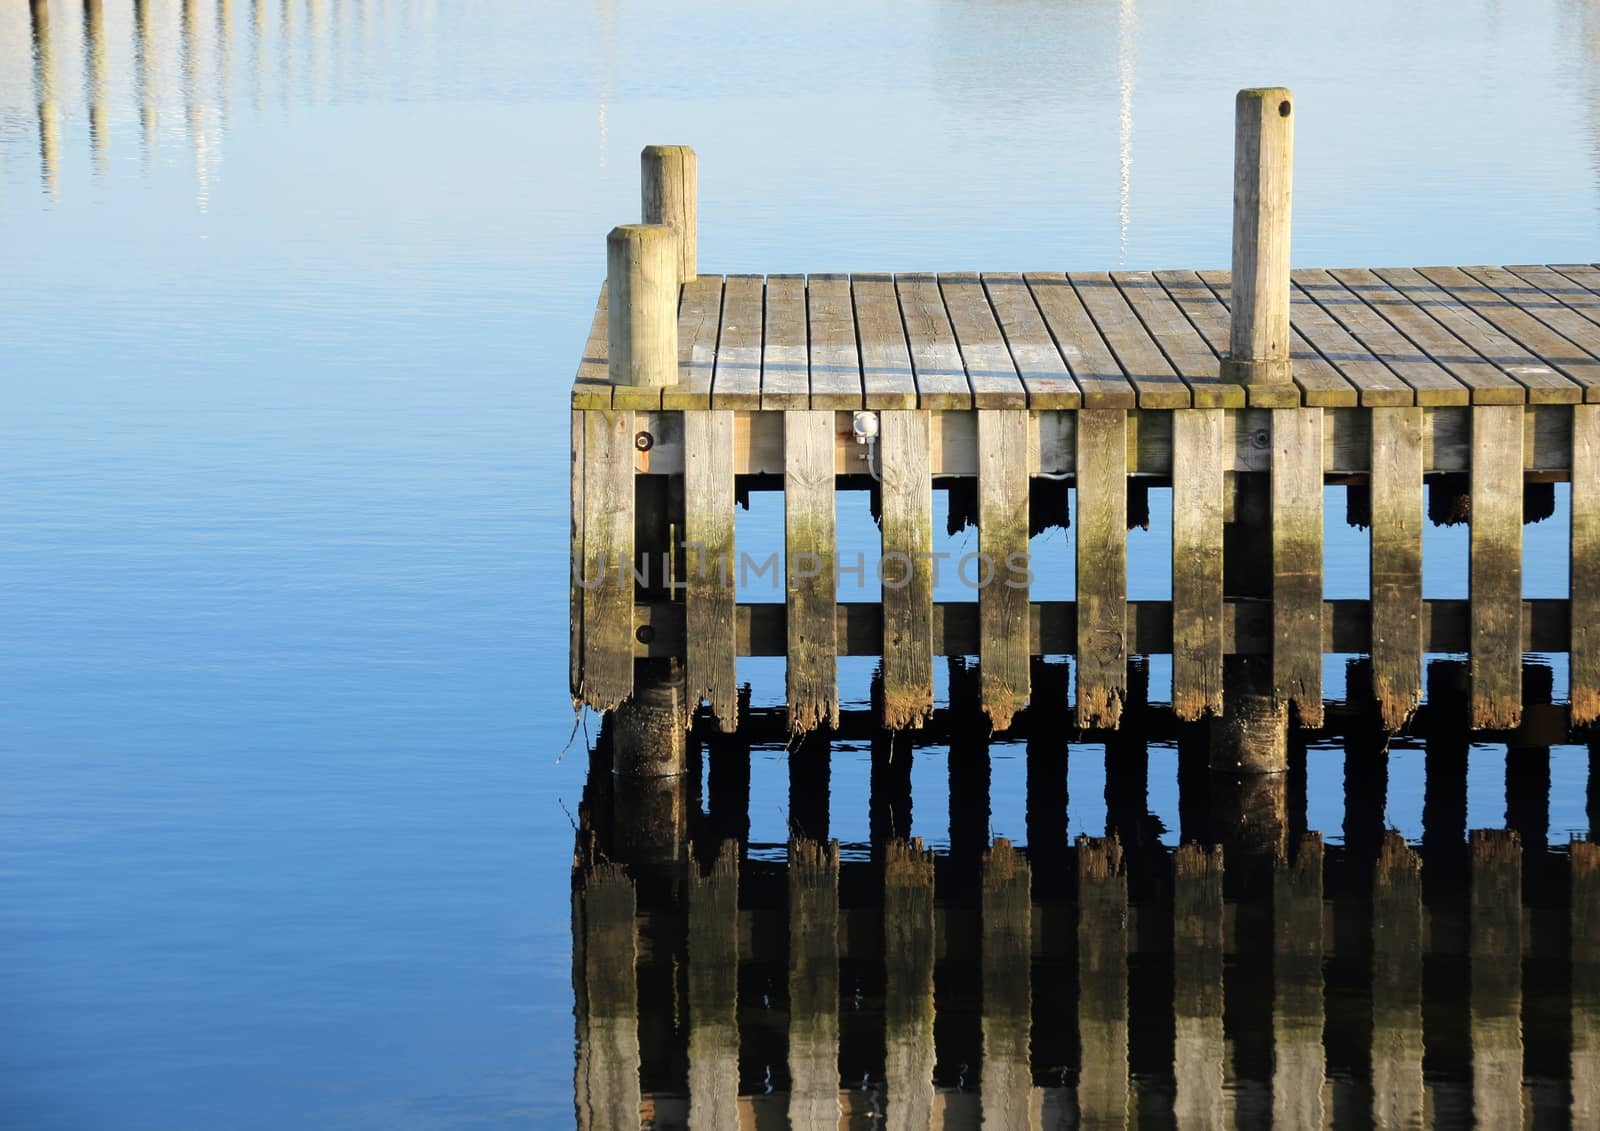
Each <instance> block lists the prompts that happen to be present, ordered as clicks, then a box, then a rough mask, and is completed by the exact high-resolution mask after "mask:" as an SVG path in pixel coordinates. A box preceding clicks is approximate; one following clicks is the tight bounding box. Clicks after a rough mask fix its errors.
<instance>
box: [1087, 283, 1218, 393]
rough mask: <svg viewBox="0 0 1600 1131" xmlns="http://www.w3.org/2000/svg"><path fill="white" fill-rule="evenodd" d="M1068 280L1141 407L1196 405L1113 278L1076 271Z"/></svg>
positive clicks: (1186, 387) (1187, 388)
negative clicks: (1109, 348) (1131, 386)
mask: <svg viewBox="0 0 1600 1131" xmlns="http://www.w3.org/2000/svg"><path fill="white" fill-rule="evenodd" d="M1067 279H1068V281H1070V282H1071V283H1072V287H1073V289H1074V290H1076V291H1077V292H1078V298H1079V300H1080V301H1082V303H1083V305H1084V308H1085V309H1086V310H1088V311H1089V314H1090V316H1091V317H1092V318H1093V319H1094V321H1095V325H1096V326H1098V327H1099V328H1100V335H1101V337H1103V338H1105V340H1106V344H1107V345H1108V346H1110V347H1111V352H1112V353H1113V354H1114V355H1115V356H1116V359H1117V362H1118V364H1119V365H1121V367H1122V369H1123V371H1124V372H1125V373H1126V374H1127V375H1128V381H1129V383H1131V384H1132V385H1133V387H1134V389H1135V390H1136V391H1137V393H1138V395H1139V407H1140V408H1187V407H1189V405H1191V404H1193V403H1194V398H1193V395H1192V394H1191V393H1190V392H1189V387H1188V386H1187V385H1185V384H1184V383H1183V381H1182V380H1181V379H1180V378H1179V377H1178V375H1177V374H1176V373H1175V372H1173V369H1172V366H1171V365H1170V364H1169V363H1168V362H1167V359H1166V357H1165V356H1164V355H1163V354H1162V352H1161V350H1160V348H1159V347H1158V346H1157V345H1156V344H1155V342H1154V341H1152V340H1151V338H1150V335H1149V333H1147V332H1146V331H1145V328H1144V326H1143V324H1141V323H1140V321H1139V317H1138V315H1136V314H1135V313H1134V312H1133V308H1132V307H1131V306H1129V305H1128V301H1127V299H1125V298H1124V297H1123V296H1122V292H1121V291H1120V290H1118V289H1117V285H1116V283H1114V282H1112V280H1111V276H1110V275H1108V274H1105V273H1104V272H1073V273H1072V274H1070V275H1068V276H1067Z"/></svg>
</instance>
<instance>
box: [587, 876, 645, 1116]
mask: <svg viewBox="0 0 1600 1131" xmlns="http://www.w3.org/2000/svg"><path fill="white" fill-rule="evenodd" d="M584 867H585V872H584V874H583V875H582V877H581V878H580V880H579V882H578V883H576V884H574V885H573V890H572V904H573V907H572V935H573V939H572V942H573V961H572V965H573V971H574V981H575V982H576V985H575V987H574V989H575V994H574V996H575V998H576V1009H575V1010H574V1012H575V1013H576V1014H577V1022H578V1064H577V1071H576V1073H575V1077H574V1081H573V1083H574V1092H575V1099H576V1106H577V1116H578V1120H577V1125H578V1128H579V1131H638V1127H639V1102H640V1098H641V1097H640V1094H639V991H638V982H637V980H636V975H635V973H634V966H635V963H636V962H637V960H638V943H637V941H636V935H635V927H634V910H635V900H634V890H633V881H632V880H630V879H629V878H628V875H627V873H626V872H625V871H623V868H622V866H621V865H620V864H609V863H602V864H592V865H585V866H584Z"/></svg>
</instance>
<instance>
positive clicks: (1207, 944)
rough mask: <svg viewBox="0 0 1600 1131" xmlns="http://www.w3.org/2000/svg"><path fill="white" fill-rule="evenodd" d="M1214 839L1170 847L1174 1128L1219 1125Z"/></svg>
mask: <svg viewBox="0 0 1600 1131" xmlns="http://www.w3.org/2000/svg"><path fill="white" fill-rule="evenodd" d="M1222 939H1223V934H1222V846H1221V845H1213V846H1211V847H1206V846H1203V845H1200V844H1196V843H1194V842H1192V841H1190V842H1186V843H1184V844H1180V845H1179V846H1178V847H1177V849H1176V850H1175V851H1174V852H1173V854H1172V972H1173V978H1172V983H1173V995H1172V1006H1173V1010H1172V1011H1173V1015H1174V1020H1175V1021H1176V1033H1175V1040H1174V1045H1173V1073H1174V1076H1175V1077H1176V1083H1177V1097H1176V1100H1175V1102H1174V1104H1173V1108H1174V1115H1175V1117H1176V1122H1177V1125H1178V1128H1179V1131H1222V1129H1223V1127H1224V1126H1225V1124H1224V1122H1223V1111H1222V1099H1223V1088H1222V1081H1223V1066H1224V1063H1225V1061H1226V1059H1227V1045H1226V1043H1225V1040H1224V1034H1223V1028H1222V962H1223V959H1222V953H1223V943H1222Z"/></svg>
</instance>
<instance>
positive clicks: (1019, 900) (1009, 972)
mask: <svg viewBox="0 0 1600 1131" xmlns="http://www.w3.org/2000/svg"><path fill="white" fill-rule="evenodd" d="M1030 880H1031V876H1030V873H1029V869H1028V861H1027V859H1026V858H1025V857H1024V856H1023V855H1022V854H1021V853H1020V852H1018V851H1016V850H1015V849H1014V848H1012V846H1011V842H1010V841H1008V840H1004V839H1000V838H996V839H995V842H994V844H993V846H992V847H991V848H990V849H989V851H988V852H986V853H984V857H983V880H982V883H983V890H982V895H981V916H980V921H981V922H982V924H983V940H982V944H981V948H980V956H981V957H980V964H981V967H982V987H983V998H982V1001H983V1015H982V1022H981V1024H982V1031H983V1087H982V1102H983V1126H984V1127H985V1128H991V1129H994V1131H1029V1128H1031V1127H1034V1126H1037V1125H1038V1124H1037V1120H1035V1119H1033V1118H1032V1115H1033V1113H1032V1111H1031V1110H1030V1108H1031V1106H1032V1103H1031V1101H1032V1098H1033V1072H1032V1070H1031V1068H1030V1066H1029V1055H1028V1049H1029V1044H1028V1037H1029V1030H1030V1028H1031V1020H1032V1018H1031V1016H1030V1015H1031V1012H1032V1010H1031V1006H1032V987H1031V982H1030V980H1029V976H1028V967H1029V965H1030V963H1031V962H1032V958H1033V946H1032V943H1033V926H1032V924H1033V911H1032V906H1031V904H1030V902H1029V888H1030Z"/></svg>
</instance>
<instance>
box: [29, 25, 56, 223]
mask: <svg viewBox="0 0 1600 1131" xmlns="http://www.w3.org/2000/svg"><path fill="white" fill-rule="evenodd" d="M28 14H29V17H30V18H31V20H32V24H33V81H34V102H35V105H36V106H37V108H38V113H39V165H40V168H41V171H42V176H43V179H44V187H45V188H46V189H48V190H49V192H50V195H51V196H54V195H56V162H57V155H58V151H59V147H60V121H59V117H60V115H59V112H58V110H57V107H56V68H55V55H54V53H53V52H52V50H51V47H50V0H29V3H28Z"/></svg>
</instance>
